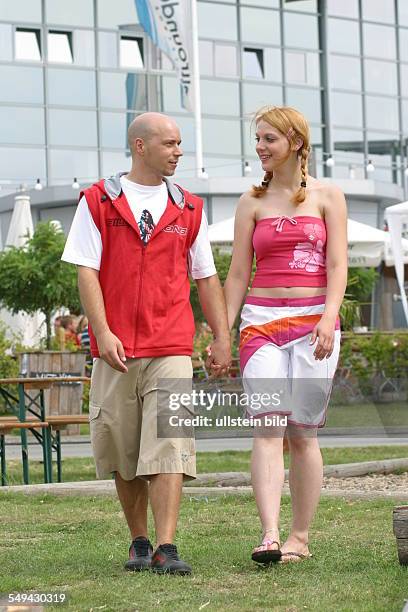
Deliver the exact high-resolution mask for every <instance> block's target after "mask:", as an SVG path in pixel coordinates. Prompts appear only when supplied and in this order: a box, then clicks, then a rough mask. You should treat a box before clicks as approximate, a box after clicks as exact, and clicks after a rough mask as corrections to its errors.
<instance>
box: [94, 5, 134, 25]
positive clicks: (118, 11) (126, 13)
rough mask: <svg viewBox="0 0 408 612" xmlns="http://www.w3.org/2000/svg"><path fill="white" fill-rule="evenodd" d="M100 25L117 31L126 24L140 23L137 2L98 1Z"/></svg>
mask: <svg viewBox="0 0 408 612" xmlns="http://www.w3.org/2000/svg"><path fill="white" fill-rule="evenodd" d="M97 4H98V8H97V11H98V25H99V27H100V28H107V29H109V30H116V29H117V28H119V27H123V25H124V24H135V23H139V18H138V14H137V10H136V2H135V0H115V2H112V0H97Z"/></svg>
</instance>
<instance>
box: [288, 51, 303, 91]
mask: <svg viewBox="0 0 408 612" xmlns="http://www.w3.org/2000/svg"><path fill="white" fill-rule="evenodd" d="M286 80H287V82H288V83H302V84H304V85H305V84H306V83H307V68H306V54H305V53H296V52H294V51H287V52H286Z"/></svg>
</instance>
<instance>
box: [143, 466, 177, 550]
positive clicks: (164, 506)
mask: <svg viewBox="0 0 408 612" xmlns="http://www.w3.org/2000/svg"><path fill="white" fill-rule="evenodd" d="M182 486H183V474H156V475H155V476H152V477H151V480H150V487H149V496H150V503H151V506H152V512H153V517H154V525H155V528H156V544H157V546H160V544H171V543H172V542H173V540H174V536H175V533H176V528H177V519H178V514H179V508H180V501H181V492H182Z"/></svg>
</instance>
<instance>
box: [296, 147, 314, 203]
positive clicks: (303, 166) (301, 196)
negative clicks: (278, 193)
mask: <svg viewBox="0 0 408 612" xmlns="http://www.w3.org/2000/svg"><path fill="white" fill-rule="evenodd" d="M309 153H310V147H302V149H301V151H300V175H301V181H300V188H299V189H298V191H297V192H296V193H295V195H294V197H293V200H292V201H293V203H294V204H301V203H302V202H304V201H305V199H306V179H307V161H308V158H309Z"/></svg>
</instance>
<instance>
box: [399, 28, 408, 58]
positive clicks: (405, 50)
mask: <svg viewBox="0 0 408 612" xmlns="http://www.w3.org/2000/svg"><path fill="white" fill-rule="evenodd" d="M399 36H400V59H401V60H402V61H405V62H407V61H408V30H405V29H403V28H400V31H399Z"/></svg>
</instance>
